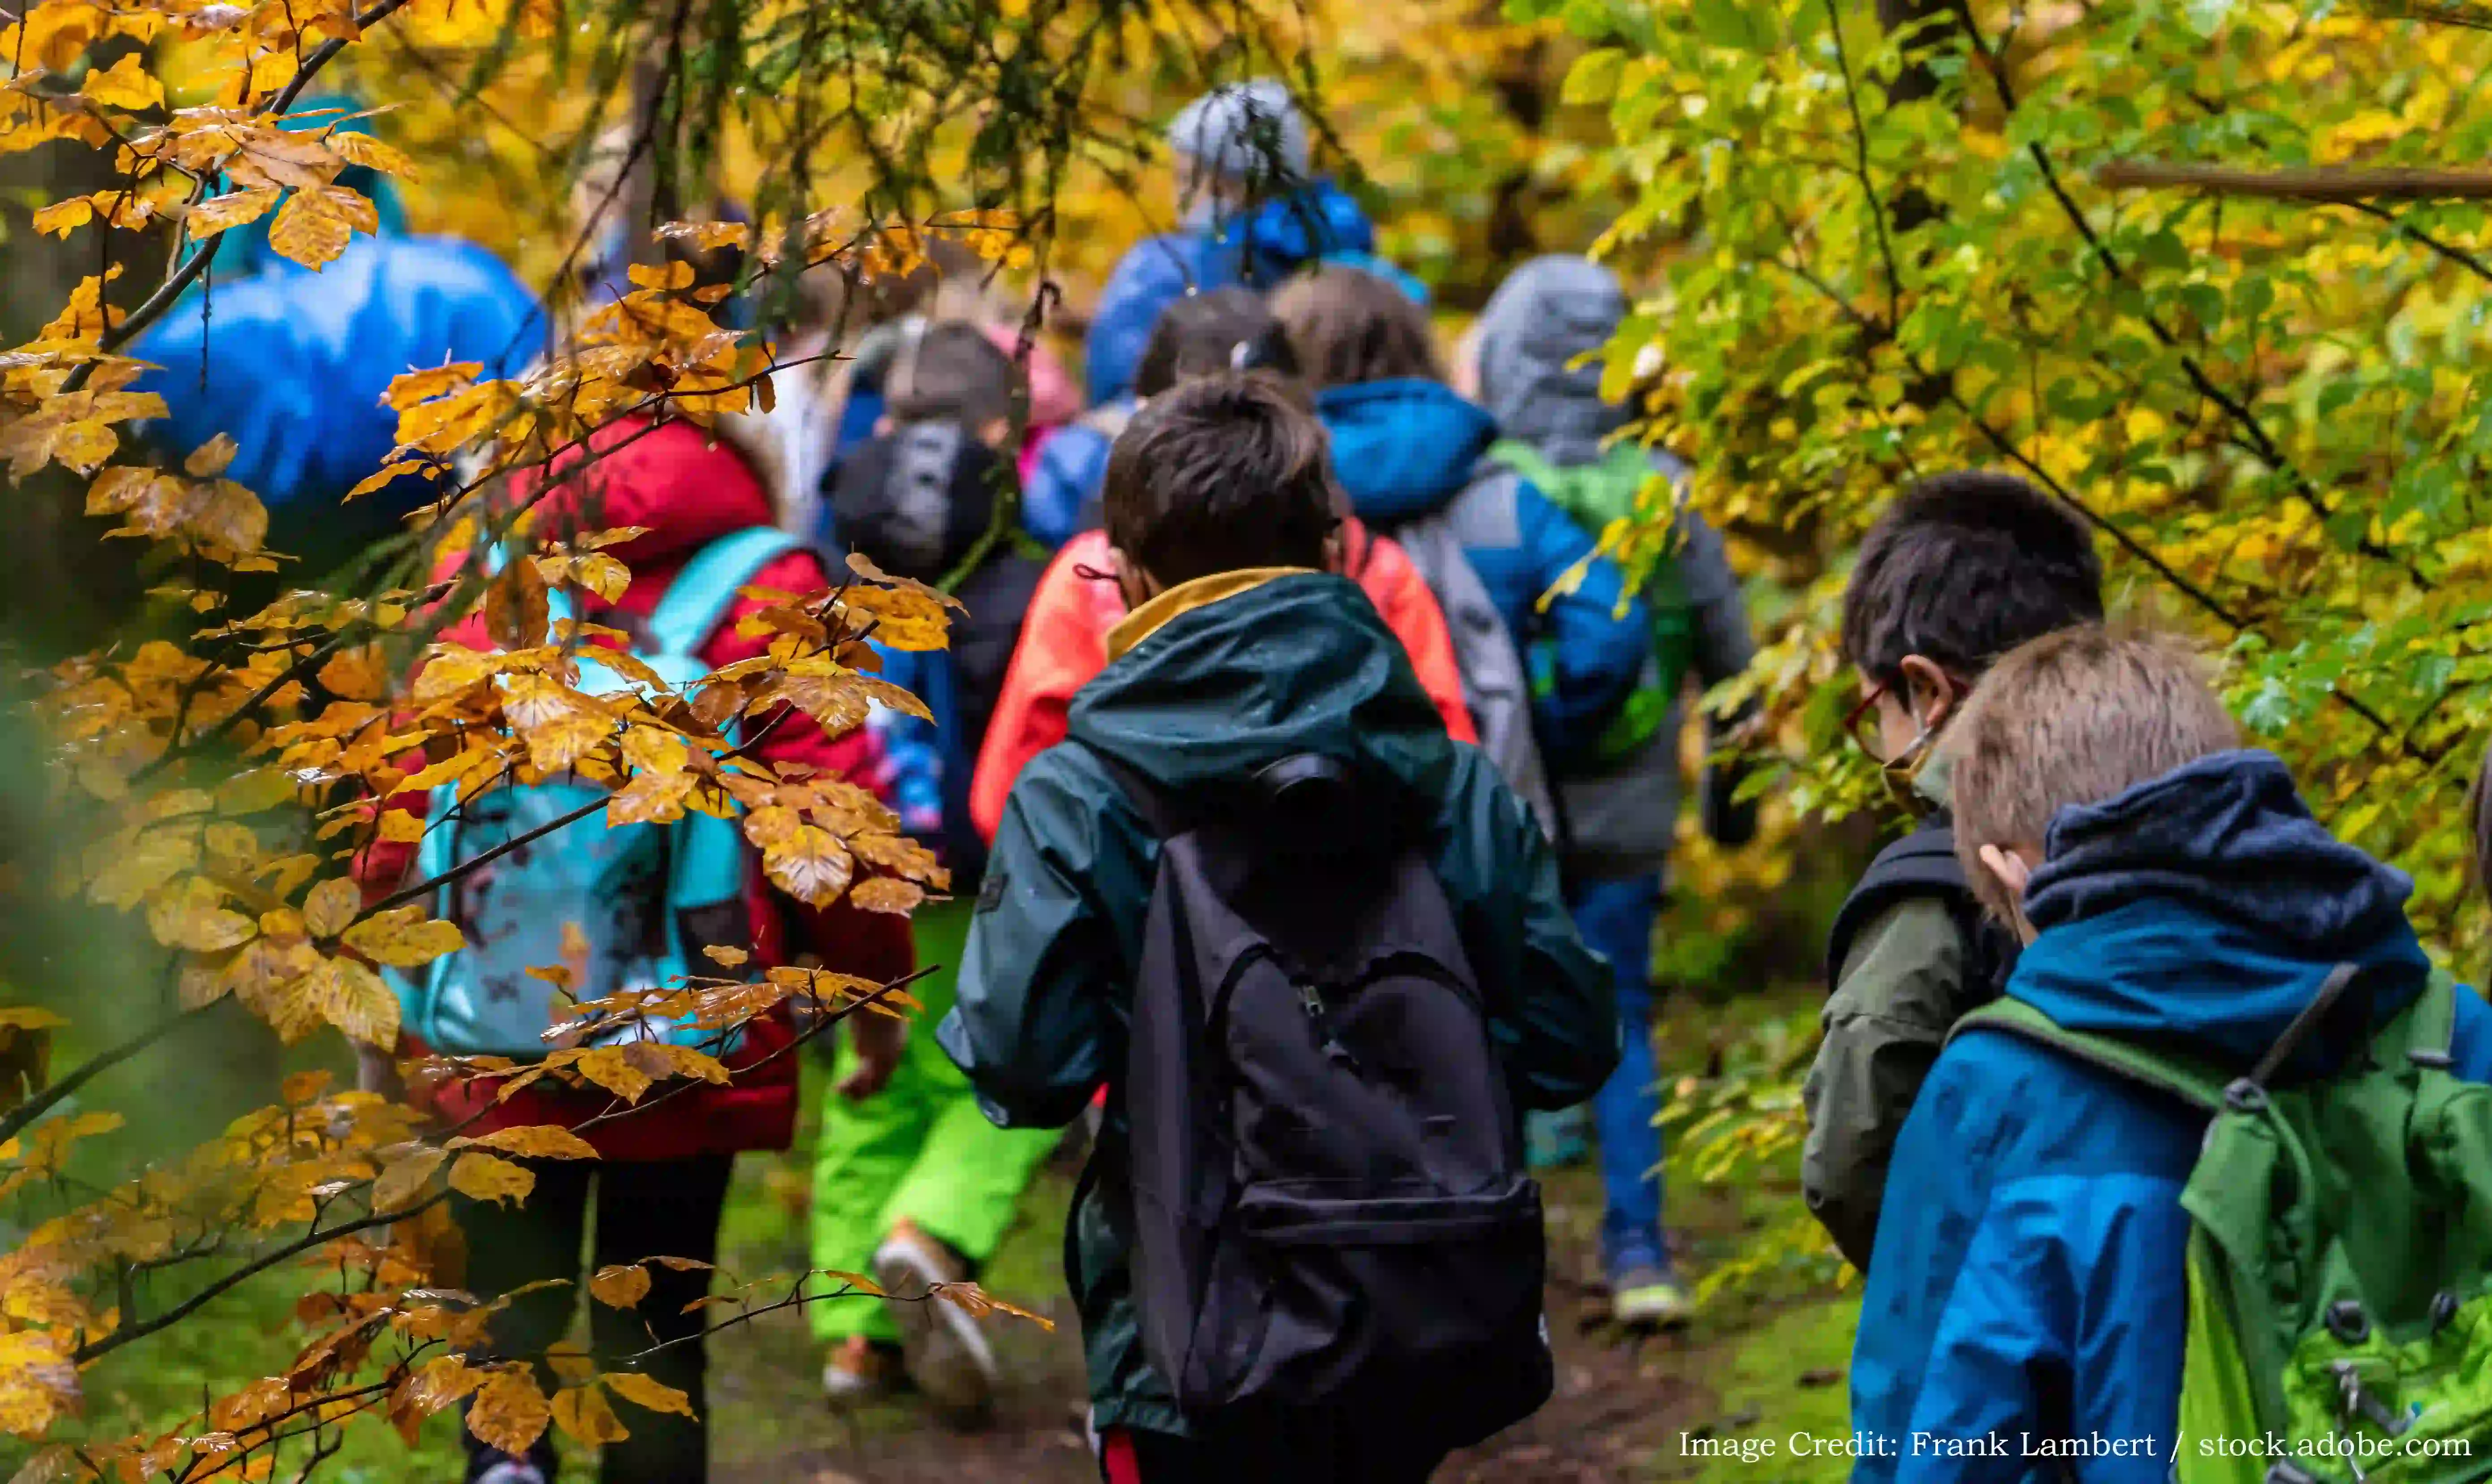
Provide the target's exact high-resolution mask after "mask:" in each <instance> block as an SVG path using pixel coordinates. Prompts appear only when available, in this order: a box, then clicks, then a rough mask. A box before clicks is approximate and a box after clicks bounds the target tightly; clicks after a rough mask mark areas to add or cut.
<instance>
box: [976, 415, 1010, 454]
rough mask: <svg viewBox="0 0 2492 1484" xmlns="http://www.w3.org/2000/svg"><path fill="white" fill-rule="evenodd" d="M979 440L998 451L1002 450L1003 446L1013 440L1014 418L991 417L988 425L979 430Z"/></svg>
mask: <svg viewBox="0 0 2492 1484" xmlns="http://www.w3.org/2000/svg"><path fill="white" fill-rule="evenodd" d="M978 441H979V442H981V443H983V444H985V445H986V446H987V447H989V448H992V449H994V450H995V451H996V452H998V453H1000V452H1002V451H1003V446H1004V445H1005V444H1006V443H1009V442H1011V441H1012V419H1010V418H1008V417H999V418H993V419H990V420H989V421H988V423H987V426H986V427H984V428H981V429H979V430H978Z"/></svg>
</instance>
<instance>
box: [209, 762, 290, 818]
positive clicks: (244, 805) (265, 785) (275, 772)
mask: <svg viewBox="0 0 2492 1484" xmlns="http://www.w3.org/2000/svg"><path fill="white" fill-rule="evenodd" d="M294 788H295V784H294V780H293V779H292V778H290V777H288V776H287V775H286V773H285V771H284V770H283V769H282V768H256V769H253V770H252V771H251V772H249V773H237V774H235V775H234V776H233V777H231V778H228V779H226V780H225V781H224V782H223V783H222V784H219V785H218V786H217V794H216V798H217V813H219V814H221V815H255V814H258V813H259V812H260V811H262V810H264V809H275V808H276V807H277V806H279V805H280V804H290V803H292V802H294Z"/></svg>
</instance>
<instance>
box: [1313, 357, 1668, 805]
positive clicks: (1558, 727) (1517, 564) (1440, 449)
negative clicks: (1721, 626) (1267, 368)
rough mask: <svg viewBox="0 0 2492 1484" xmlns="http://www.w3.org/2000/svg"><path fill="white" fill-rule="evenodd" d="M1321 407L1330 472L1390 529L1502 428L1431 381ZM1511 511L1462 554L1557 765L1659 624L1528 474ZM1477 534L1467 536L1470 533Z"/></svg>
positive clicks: (1453, 485) (1600, 720)
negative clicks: (1530, 678) (1525, 672)
mask: <svg viewBox="0 0 2492 1484" xmlns="http://www.w3.org/2000/svg"><path fill="white" fill-rule="evenodd" d="M1316 415H1317V416H1318V417H1320V418H1321V419H1322V420H1323V425H1324V427H1325V428H1326V429H1327V430H1329V431H1330V432H1331V434H1332V462H1333V473H1334V475H1335V476H1336V477H1337V478H1338V479H1339V480H1340V481H1341V487H1342V489H1343V490H1346V491H1347V492H1348V493H1349V495H1350V506H1351V508H1352V509H1353V510H1355V511H1356V512H1357V514H1358V518H1359V519H1362V520H1364V521H1366V522H1367V523H1368V524H1370V525H1372V526H1374V527H1376V528H1377V529H1378V530H1380V531H1383V532H1385V533H1387V534H1390V533H1391V532H1392V531H1393V529H1394V528H1395V527H1396V526H1399V525H1401V524H1402V523H1403V522H1404V521H1407V520H1414V519H1418V518H1420V517H1422V516H1426V515H1432V514H1434V513H1435V512H1437V511H1439V510H1441V509H1443V508H1444V506H1445V504H1446V502H1447V501H1449V500H1451V499H1452V498H1453V497H1454V496H1455V495H1457V494H1459V493H1461V492H1462V490H1463V489H1464V488H1465V487H1466V486H1468V485H1469V483H1470V482H1471V480H1472V478H1473V477H1474V475H1475V474H1476V473H1477V472H1478V466H1479V463H1480V460H1482V459H1483V458H1484V457H1486V455H1487V453H1488V447H1489V445H1490V444H1491V443H1494V442H1496V441H1497V435H1498V430H1497V422H1496V420H1495V419H1493V418H1491V417H1490V416H1489V415H1488V414H1487V413H1486V412H1484V411H1482V410H1480V409H1479V408H1478V407H1477V406H1474V405H1473V404H1471V403H1470V402H1468V401H1464V400H1463V399H1462V398H1460V397H1458V396H1456V395H1455V394H1454V393H1453V392H1452V391H1450V390H1448V389H1447V388H1445V387H1443V386H1440V385H1439V384H1438V383H1436V382H1434V381H1426V380H1416V379H1396V380H1390V381H1368V382H1361V383H1359V384H1356V385H1353V386H1336V387H1327V388H1325V389H1324V390H1323V391H1321V392H1320V393H1318V394H1317V395H1316ZM1514 514H1515V520H1514V524H1513V526H1512V528H1511V529H1510V530H1504V531H1498V532H1496V533H1494V536H1493V539H1492V540H1490V541H1487V542H1485V543H1483V544H1481V545H1476V546H1466V547H1465V548H1464V550H1465V553H1466V554H1467V555H1469V557H1470V561H1471V568H1472V570H1473V571H1475V572H1477V573H1478V574H1479V579H1480V583H1481V585H1482V586H1484V587H1486V588H1487V589H1488V594H1489V598H1490V601H1492V602H1494V603H1495V604H1496V605H1497V609H1498V614H1499V615H1500V616H1502V617H1503V618H1504V619H1505V626H1506V630H1507V632H1508V633H1510V634H1512V635H1513V636H1514V638H1515V641H1516V643H1517V645H1518V646H1519V647H1521V648H1522V649H1523V651H1524V653H1525V655H1526V657H1527V658H1528V660H1529V661H1530V662H1531V665H1532V669H1533V672H1534V675H1535V678H1536V679H1537V680H1538V681H1539V682H1541V683H1539V684H1536V685H1535V688H1534V689H1535V691H1536V693H1537V694H1536V695H1535V697H1534V700H1533V720H1534V724H1535V725H1534V728H1533V729H1534V732H1535V733H1536V735H1537V738H1538V740H1539V743H1540V749H1541V751H1542V752H1543V753H1544V754H1546V755H1548V756H1549V757H1550V759H1551V761H1552V763H1553V764H1556V763H1560V762H1562V761H1563V760H1564V759H1566V758H1569V757H1579V756H1582V755H1584V754H1586V753H1587V752H1588V751H1589V750H1590V749H1591V748H1592V747H1593V746H1594V744H1595V743H1596V742H1597V741H1598V740H1599V737H1600V732H1601V728H1602V727H1605V726H1607V725H1608V724H1609V721H1610V718H1611V717H1612V716H1613V715H1614V714H1615V713H1616V711H1617V707H1618V704H1619V703H1620V702H1621V701H1622V700H1624V699H1625V698H1626V696H1627V693H1628V692H1630V691H1632V690H1634V689H1635V685H1636V681H1637V679H1638V678H1639V677H1640V676H1641V675H1642V674H1643V672H1644V662H1645V657H1646V655H1647V653H1648V652H1649V651H1650V649H1651V644H1652V637H1651V636H1652V627H1651V620H1650V619H1649V618H1648V617H1647V615H1646V613H1645V608H1644V603H1643V601H1642V600H1641V599H1635V600H1624V595H1625V589H1626V579H1625V577H1624V575H1623V574H1621V573H1620V572H1619V571H1618V569H1617V564H1616V563H1614V562H1612V561H1611V560H1610V559H1609V558H1607V557H1604V556H1594V555H1593V554H1592V547H1593V542H1592V537H1591V535H1590V534H1589V533H1588V532H1587V531H1586V530H1585V529H1584V528H1583V527H1582V526H1580V525H1577V524H1576V523H1575V522H1574V521H1573V520H1572V519H1569V518H1568V517H1567V515H1566V513H1565V512H1564V511H1561V510H1559V509H1558V507H1557V506H1556V505H1554V504H1551V503H1550V501H1549V499H1548V498H1547V496H1545V495H1543V494H1542V493H1541V492H1540V491H1539V490H1536V489H1534V488H1532V486H1531V484H1530V482H1529V481H1528V480H1527V481H1523V482H1522V483H1521V485H1520V488H1519V489H1518V490H1517V491H1516V497H1515V512H1514ZM1476 534H1480V533H1476V532H1469V531H1467V532H1465V533H1464V535H1465V539H1466V541H1468V540H1469V539H1470V538H1471V537H1472V536H1473V535H1476ZM1587 559H1589V565H1588V566H1587V568H1586V570H1585V572H1584V579H1583V581H1582V583H1581V584H1580V585H1578V586H1577V587H1576V588H1575V589H1574V590H1573V591H1572V592H1567V593H1559V594H1558V595H1557V596H1555V597H1553V598H1552V599H1551V600H1550V602H1549V606H1548V608H1547V610H1546V611H1545V612H1544V611H1542V609H1541V608H1540V600H1541V597H1542V595H1543V594H1546V593H1549V592H1550V591H1551V590H1552V589H1553V588H1555V587H1556V586H1557V584H1558V580H1559V579H1562V578H1564V577H1565V576H1566V575H1567V574H1568V573H1569V572H1571V571H1573V570H1574V568H1575V566H1576V564H1577V563H1579V562H1584V561H1586V560H1587ZM1622 600H1624V601H1623V603H1622Z"/></svg>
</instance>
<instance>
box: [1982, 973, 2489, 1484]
mask: <svg viewBox="0 0 2492 1484" xmlns="http://www.w3.org/2000/svg"><path fill="white" fill-rule="evenodd" d="M2358 977H2359V972H2358V969H2357V967H2356V966H2355V965H2341V966H2339V967H2338V968H2337V969H2336V970H2335V971H2334V972H2333V973H2332V974H2330V975H2329V978H2328V981H2327V983H2326V984H2325V985H2324V986H2323V987H2322V988H2321V990H2320V992H2319V994H2318V996H2317V997H2316V998H2315V999H2313V1000H2312V1002H2311V1003H2310V1005H2309V1006H2308V1007H2306V1008H2305V1009H2304V1010H2303V1011H2302V1012H2301V1014H2300V1015H2299V1016H2297V1017H2296V1018H2295V1020H2294V1022H2293V1024H2291V1025H2290V1026H2288V1027H2287V1028H2286V1030H2285V1032H2284V1034H2283V1035H2282V1036H2281V1037H2280V1038H2278V1040H2277V1042H2276V1044H2275V1045H2274V1046H2273V1047H2272V1048H2270V1049H2269V1052H2268V1054H2267V1055H2266V1056H2265V1057H2263V1058H2261V1060H2260V1062H2259V1064H2258V1065H2257V1067H2256V1068H2255V1069H2254V1070H2253V1071H2252V1072H2251V1073H2250V1074H2249V1075H2248V1076H2247V1077H2227V1076H2225V1075H2223V1074H2221V1073H2219V1072H2217V1071H2215V1070H2214V1069H2212V1068H2210V1067H2208V1066H2206V1065H2203V1064H2201V1063H2199V1062H2197V1061H2195V1060H2192V1059H2191V1058H2189V1057H2187V1056H2184V1055H2179V1054H2173V1053H2171V1052H2169V1051H2168V1050H2164V1049H2160V1048H2151V1047H2148V1046H2145V1045H2142V1044H2139V1043H2136V1042H2132V1041H2127V1040H2122V1039H2119V1038H2115V1037H2110V1036H2101V1035H2093V1034H2086V1033H2080V1032H2076V1031H2071V1030H2067V1029H2064V1028H2062V1026H2061V1025H2059V1024H2057V1023H2055V1022H2053V1021H2052V1020H2051V1019H2050V1018H2049V1017H2048V1016H2046V1015H2044V1014H2043V1013H2042V1012H2041V1011H2039V1010H2036V1009H2034V1008H2033V1007H2032V1006H2031V1005H2029V1004H2025V1003H2023V1002H2022V1001H2019V1000H2013V999H2002V1000H1998V1001H1995V1002H1994V1003H1992V1004H1989V1005H1986V1006H1984V1007H1983V1008H1981V1009H1979V1010H1975V1011H1973V1013H1971V1014H1970V1015H1967V1016H1965V1017H1963V1018H1962V1019H1961V1020H1959V1021H1958V1022H1957V1023H1956V1025H1955V1029H1954V1031H1953V1032H1951V1034H1959V1035H1960V1034H1962V1033H1963V1032H1964V1031H1965V1030H1966V1029H1968V1028H1973V1027H1980V1028H1985V1029H1990V1030H1998V1031H2004V1032H2006V1033H2008V1034H2011V1035H2016V1036H2022V1037H2024V1038H2026V1039H2028V1040H2031V1041H2033V1042H2036V1043H2038V1044H2040V1045H2043V1046H2046V1047H2050V1048H2052V1049H2054V1050H2056V1051H2058V1052H2061V1053H2062V1054H2066V1055H2068V1056H2070V1057H2073V1058H2075V1059H2077V1060H2080V1061H2084V1062H2088V1063H2090V1064H2092V1065H2093V1066H2096V1067H2099V1068H2101V1069H2102V1070H2104V1071H2107V1072H2110V1073H2112V1074H2113V1075H2115V1076H2118V1077H2123V1078H2126V1079H2128V1080H2129V1081H2131V1082H2134V1083H2139V1084H2141V1085H2144V1086H2147V1087H2151V1088H2153V1089H2155V1090H2156V1091H2157V1092H2159V1093H2162V1094H2164V1095H2167V1096H2170V1097H2175V1098H2179V1099H2180V1100H2181V1101H2182V1102H2184V1103H2186V1104H2188V1105H2190V1106H2191V1107H2194V1108H2197V1109H2200V1110H2202V1111H2203V1112H2205V1113H2208V1114H2209V1116H2210V1121H2209V1123H2208V1125H2207V1139H2206V1144H2205V1146H2204V1148H2203V1149H2202V1151H2201V1152H2200V1154H2199V1156H2198V1163H2197V1165H2196V1166H2195V1167H2194V1168H2193V1169H2192V1170H2191V1172H2190V1175H2189V1182H2188V1185H2187V1186H2186V1188H2185V1189H2184V1190H2183V1192H2182V1194H2181V1197H2180V1204H2181V1207H2182V1208H2183V1209H2184V1210H2186V1211H2187V1212H2188V1213H2189V1218H2190V1232H2189V1247H2188V1284H2189V1299H2188V1315H2187V1340H2186V1350H2185V1351H2184V1356H2183V1360H2182V1370H2181V1385H2180V1457H2179V1458H2178V1459H2177V1460H2176V1461H2175V1463H2174V1466H2173V1471H2172V1476H2173V1478H2174V1479H2175V1480H2176V1481H2178V1484H2473V1481H2476V1480H2480V1479H2486V1478H2492V1086H2485V1085H2483V1084H2481V1083H2469V1082H2464V1081H2461V1080H2460V1079H2458V1078H2457V1077H2455V1076H2454V1075H2452V1073H2451V1072H2450V1070H2449V1068H2450V1065H2451V1063H2450V1059H2449V1053H2448V1048H2449V1040H2450V1037H2451V1035H2452V1034H2453V1030H2454V1026H2455V1024H2456V1014H2457V996H2458V995H2459V994H2471V993H2473V992H2472V991H2468V990H2463V989H2461V988H2459V987H2458V986H2457V985H2456V984H2455V983H2454V982H2453V981H2451V980H2450V979H2449V978H2448V976H2447V975H2446V974H2441V973H2435V974H2433V975H2432V977H2431V981H2430V983H2429V985H2428V986H2427V987H2426V988H2425V989H2424V991H2423V994H2422V995H2421V997H2420V998H2418V999H2417V1000H2416V1001H2415V1003H2414V1004H2413V1005H2411V1006H2409V1007H2408V1008H2407V1009H2406V1010H2405V1012H2404V1013H2403V1014H2401V1015H2399V1016H2397V1017H2396V1018H2395V1019H2394V1020H2392V1021H2390V1022H2389V1023H2388V1024H2386V1025H2385V1026H2382V1027H2381V1028H2380V1030H2379V1031H2378V1033H2377V1034H2376V1035H2374V1036H2373V1037H2372V1038H2371V1041H2370V1044H2369V1046H2368V1047H2367V1048H2359V1049H2356V1050H2355V1051H2354V1052H2353V1053H2352V1054H2350V1055H2349V1056H2348V1057H2347V1059H2346V1061H2345V1063H2344V1065H2343V1066H2342V1067H2341V1068H2340V1069H2339V1070H2338V1071H2337V1072H2336V1073H2335V1074H2334V1075H2332V1076H2329V1077H2325V1078H2321V1079H2319V1080H2316V1081H2312V1082H2306V1083H2292V1084H2289V1085H2281V1086H2279V1085H2276V1075H2277V1073H2278V1072H2279V1071H2281V1070H2282V1069H2283V1068H2284V1067H2285V1066H2286V1065H2288V1064H2289V1063H2290V1062H2291V1060H2292V1057H2293V1054H2294V1052H2295V1051H2296V1050H2297V1049H2298V1048H2299V1047H2300V1046H2301V1045H2302V1043H2303V1042H2305V1041H2306V1040H2308V1039H2309V1037H2310V1035H2311V1034H2312V1033H2313V1032H2314V1031H2316V1030H2317V1029H2319V1027H2320V1026H2321V1025H2322V1024H2324V1023H2327V1022H2328V1021H2329V1012H2330V1010H2331V1008H2332V1007H2333V1006H2335V1005H2336V1004H2337V1003H2338V1002H2339V1001H2340V1000H2342V999H2343V998H2344V997H2345V994H2346V992H2347V991H2348V990H2349V989H2350V988H2352V987H2353V985H2354V984H2355V982H2356V981H2357V979H2358Z"/></svg>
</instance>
